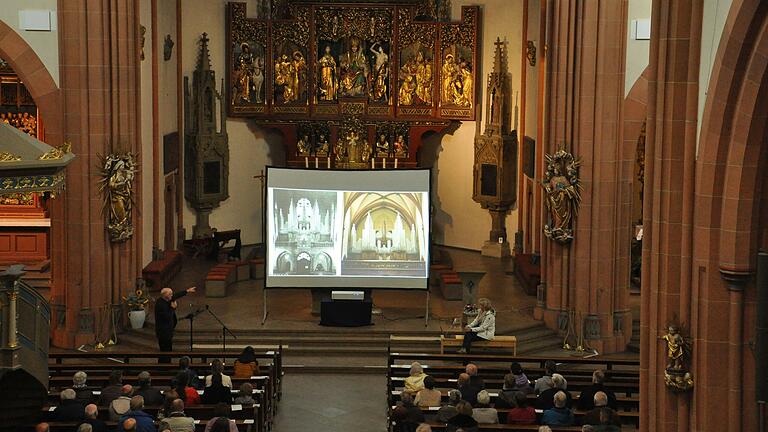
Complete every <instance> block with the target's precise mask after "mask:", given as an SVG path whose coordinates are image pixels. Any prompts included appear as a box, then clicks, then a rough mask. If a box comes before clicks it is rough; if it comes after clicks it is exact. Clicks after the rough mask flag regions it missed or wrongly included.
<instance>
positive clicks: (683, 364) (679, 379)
mask: <svg viewBox="0 0 768 432" xmlns="http://www.w3.org/2000/svg"><path fill="white" fill-rule="evenodd" d="M658 338H659V339H661V340H663V341H664V342H666V344H667V367H666V369H664V383H665V384H666V385H667V387H669V388H670V389H672V390H674V391H687V390H690V389H691V388H693V375H692V374H691V372H690V371H689V370H688V366H687V363H688V361H689V359H690V356H691V345H690V342H689V341H687V340H686V338H685V337H684V336H683V335H681V334H680V327H679V326H678V325H675V324H670V325H669V327H668V329H667V334H665V335H663V336H659V337H658Z"/></svg>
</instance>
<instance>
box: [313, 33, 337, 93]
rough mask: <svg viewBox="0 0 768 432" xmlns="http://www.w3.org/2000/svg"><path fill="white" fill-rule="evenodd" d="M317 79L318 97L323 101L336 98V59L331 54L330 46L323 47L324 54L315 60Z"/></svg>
mask: <svg viewBox="0 0 768 432" xmlns="http://www.w3.org/2000/svg"><path fill="white" fill-rule="evenodd" d="M317 68H318V71H319V73H318V76H319V77H320V80H319V85H318V87H319V92H320V94H319V97H320V100H323V101H334V100H336V91H337V89H338V82H337V80H336V60H335V59H334V58H333V56H332V55H331V47H330V46H327V45H326V47H325V54H323V56H322V57H321V58H320V60H318V61H317Z"/></svg>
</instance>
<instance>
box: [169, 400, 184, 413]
mask: <svg viewBox="0 0 768 432" xmlns="http://www.w3.org/2000/svg"><path fill="white" fill-rule="evenodd" d="M171 412H184V401H183V400H181V399H176V400H175V401H173V403H172V404H171Z"/></svg>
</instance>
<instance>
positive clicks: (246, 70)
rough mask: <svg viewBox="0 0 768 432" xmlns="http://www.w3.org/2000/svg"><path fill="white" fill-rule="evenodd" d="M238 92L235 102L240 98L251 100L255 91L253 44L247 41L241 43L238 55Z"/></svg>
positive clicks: (245, 100)
mask: <svg viewBox="0 0 768 432" xmlns="http://www.w3.org/2000/svg"><path fill="white" fill-rule="evenodd" d="M237 64H238V66H237V72H236V73H237V93H236V96H235V101H233V102H234V103H237V102H238V99H240V100H242V101H244V102H251V92H255V85H254V79H253V78H254V58H253V54H252V53H251V46H250V45H248V43H247V42H243V43H242V44H240V55H239V56H238V57H237Z"/></svg>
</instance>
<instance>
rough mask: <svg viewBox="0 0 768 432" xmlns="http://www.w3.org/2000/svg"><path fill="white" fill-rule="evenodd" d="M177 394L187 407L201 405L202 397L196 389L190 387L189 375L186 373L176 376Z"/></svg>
mask: <svg viewBox="0 0 768 432" xmlns="http://www.w3.org/2000/svg"><path fill="white" fill-rule="evenodd" d="M176 393H178V395H179V399H181V400H182V401H183V402H184V404H186V405H187V406H195V405H200V395H199V394H197V390H196V389H195V388H194V387H190V386H189V374H188V373H186V372H179V374H178V375H176Z"/></svg>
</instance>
